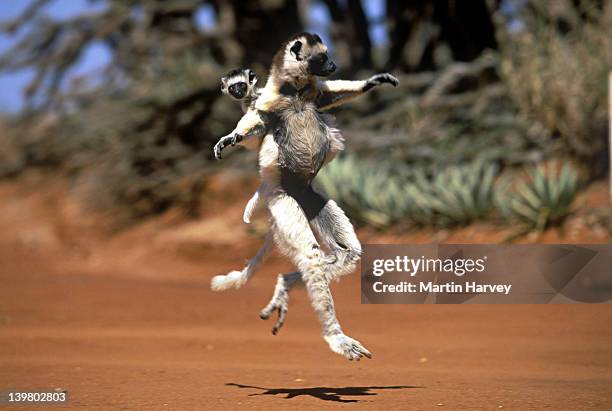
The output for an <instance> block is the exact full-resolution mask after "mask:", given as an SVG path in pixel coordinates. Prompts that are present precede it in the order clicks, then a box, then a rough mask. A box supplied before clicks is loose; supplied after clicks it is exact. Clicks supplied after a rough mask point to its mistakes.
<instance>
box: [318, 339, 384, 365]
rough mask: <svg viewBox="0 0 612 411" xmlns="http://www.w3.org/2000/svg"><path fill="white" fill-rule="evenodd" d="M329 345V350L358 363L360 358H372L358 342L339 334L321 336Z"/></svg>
mask: <svg viewBox="0 0 612 411" xmlns="http://www.w3.org/2000/svg"><path fill="white" fill-rule="evenodd" d="M323 338H325V341H327V343H328V344H329V348H330V349H331V350H332V351H333V352H335V353H338V354H340V355H343V356H345V357H346V358H348V359H349V360H351V361H353V360H357V361H359V360H360V359H361V357H368V358H372V354H371V353H370V351H368V350H367V349H366V348H365V347H364V346H363V345H362V344H361V343H360V342H359V341H357V340H355V339H352V338H351V337H349V336H347V335H344V334H342V333H340V334H334V335H326V336H323Z"/></svg>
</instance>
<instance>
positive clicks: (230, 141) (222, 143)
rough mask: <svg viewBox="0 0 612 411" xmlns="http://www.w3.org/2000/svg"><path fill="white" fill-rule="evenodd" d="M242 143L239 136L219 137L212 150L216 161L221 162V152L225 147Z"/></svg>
mask: <svg viewBox="0 0 612 411" xmlns="http://www.w3.org/2000/svg"><path fill="white" fill-rule="evenodd" d="M241 141H242V136H241V135H240V134H236V133H234V134H228V135H227V136H224V137H221V138H220V139H219V141H217V144H215V147H214V149H213V151H214V153H215V158H216V159H217V160H221V151H222V150H223V149H224V148H225V147H227V146H235V145H236V143H240V142H241Z"/></svg>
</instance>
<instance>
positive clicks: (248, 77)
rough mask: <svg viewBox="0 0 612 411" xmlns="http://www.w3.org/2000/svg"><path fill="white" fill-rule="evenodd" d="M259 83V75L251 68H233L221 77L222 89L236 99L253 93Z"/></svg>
mask: <svg viewBox="0 0 612 411" xmlns="http://www.w3.org/2000/svg"><path fill="white" fill-rule="evenodd" d="M255 83H257V76H256V75H255V73H254V72H253V70H251V69H238V70H232V71H230V72H229V73H227V74H226V75H225V76H223V77H222V78H221V91H222V92H223V93H224V94H229V95H230V96H231V97H232V98H234V99H236V100H242V99H244V98H245V97H247V96H248V95H249V94H251V92H252V90H253V87H254V86H255Z"/></svg>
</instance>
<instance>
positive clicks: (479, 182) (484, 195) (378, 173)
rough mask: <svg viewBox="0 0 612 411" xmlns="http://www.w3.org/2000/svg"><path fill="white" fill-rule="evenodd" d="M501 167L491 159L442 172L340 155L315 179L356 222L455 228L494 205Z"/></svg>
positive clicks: (485, 213) (467, 222)
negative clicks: (495, 181)
mask: <svg viewBox="0 0 612 411" xmlns="http://www.w3.org/2000/svg"><path fill="white" fill-rule="evenodd" d="M496 174H497V167H495V166H494V165H492V164H488V163H475V164H473V165H455V166H448V167H445V168H443V169H441V170H439V171H425V170H424V169H423V168H414V169H413V168H410V167H407V166H401V165H395V166H387V165H384V164H380V163H374V162H368V161H363V160H358V159H357V158H355V157H354V156H350V155H347V156H344V157H341V158H338V159H336V160H335V161H334V162H333V163H330V164H329V165H328V166H327V167H326V168H324V169H323V170H322V171H321V173H320V174H319V177H318V178H317V183H318V184H319V185H320V186H321V187H322V188H323V189H324V190H325V191H326V193H327V194H328V195H329V196H330V197H331V198H333V199H334V200H336V201H337V202H339V203H340V204H341V205H342V206H343V207H345V208H346V209H347V211H348V212H349V213H350V214H351V216H353V217H354V218H357V219H358V220H360V221H362V222H365V223H367V224H370V225H374V226H378V227H384V226H388V225H390V224H392V223H394V222H397V221H399V220H405V221H407V222H411V223H413V224H416V225H433V226H453V225H464V224H469V223H470V222H472V221H475V220H478V219H481V218H484V217H486V215H487V214H488V213H489V211H490V210H491V208H492V205H493V197H494V196H493V185H494V180H495V176H496Z"/></svg>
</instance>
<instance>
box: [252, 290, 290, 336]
mask: <svg viewBox="0 0 612 411" xmlns="http://www.w3.org/2000/svg"><path fill="white" fill-rule="evenodd" d="M274 311H277V312H278V318H277V319H276V323H275V324H274V326H273V327H272V334H274V335H276V334H277V333H278V331H279V330H280V329H281V328H282V326H283V325H284V324H285V318H286V317H287V311H289V293H288V292H287V290H286V289H285V288H284V287H282V288H281V287H279V286H278V285H277V287H276V290H275V291H274V296H273V297H272V299H271V300H270V302H269V303H268V305H266V307H265V308H264V309H263V310H261V312H260V313H259V318H261V319H262V320H267V319H268V318H270V316H271V315H272V313H273V312H274Z"/></svg>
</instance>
